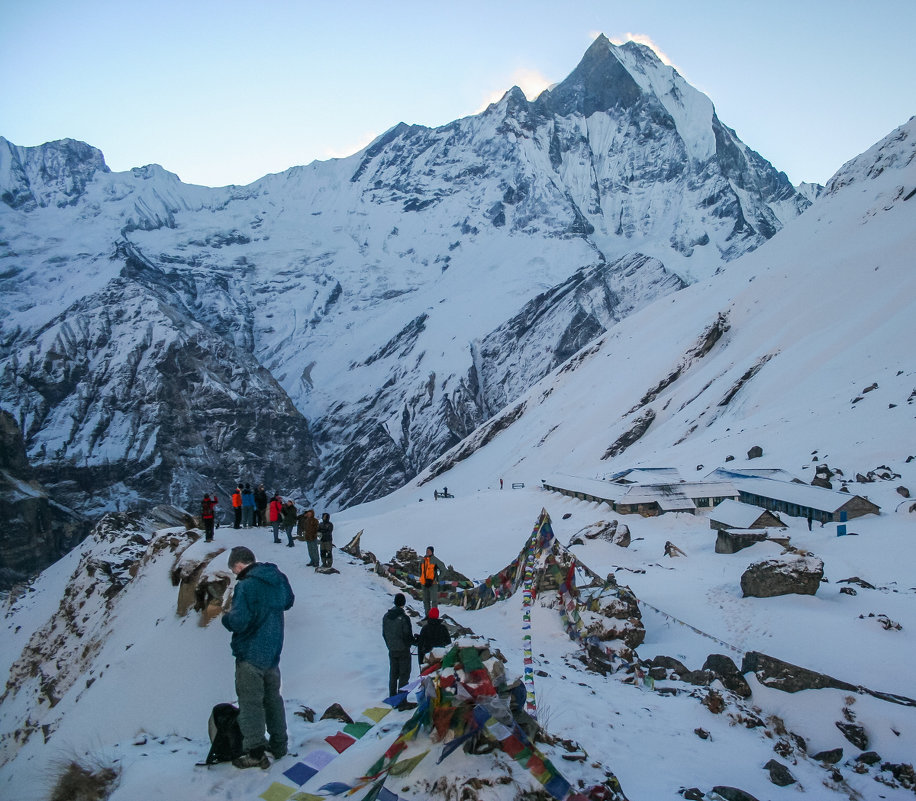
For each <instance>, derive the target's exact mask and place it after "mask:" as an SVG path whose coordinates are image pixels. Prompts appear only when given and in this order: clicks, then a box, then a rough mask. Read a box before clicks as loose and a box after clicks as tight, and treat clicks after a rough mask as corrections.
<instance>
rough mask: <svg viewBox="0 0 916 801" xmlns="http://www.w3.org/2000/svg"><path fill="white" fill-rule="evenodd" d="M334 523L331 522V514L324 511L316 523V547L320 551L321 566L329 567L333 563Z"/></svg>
mask: <svg viewBox="0 0 916 801" xmlns="http://www.w3.org/2000/svg"><path fill="white" fill-rule="evenodd" d="M333 532H334V524H333V523H332V522H331V516H330V515H329V514H328V513H327V512H324V513H323V514H322V515H321V522H320V523H319V524H318V540H319V542H318V547H319V550H320V551H321V566H322V567H331V566H332V565H333V564H334V540H333Z"/></svg>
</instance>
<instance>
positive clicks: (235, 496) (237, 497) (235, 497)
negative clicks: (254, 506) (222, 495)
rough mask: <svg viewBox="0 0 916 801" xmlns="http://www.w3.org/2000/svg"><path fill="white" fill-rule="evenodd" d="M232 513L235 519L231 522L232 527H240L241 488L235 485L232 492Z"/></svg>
mask: <svg viewBox="0 0 916 801" xmlns="http://www.w3.org/2000/svg"><path fill="white" fill-rule="evenodd" d="M232 513H233V514H234V515H235V520H234V522H233V523H232V528H241V527H242V488H241V487H236V488H235V492H233V493H232Z"/></svg>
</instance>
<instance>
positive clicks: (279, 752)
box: [270, 745, 289, 759]
mask: <svg viewBox="0 0 916 801" xmlns="http://www.w3.org/2000/svg"><path fill="white" fill-rule="evenodd" d="M270 753H271V755H272V756H273V758H274V759H283V757H285V756H286V755H287V754H288V753H289V751H288V750H287V749H286V746H285V745H281V746H279V747H278V748H276V749H273V748H271V749H270Z"/></svg>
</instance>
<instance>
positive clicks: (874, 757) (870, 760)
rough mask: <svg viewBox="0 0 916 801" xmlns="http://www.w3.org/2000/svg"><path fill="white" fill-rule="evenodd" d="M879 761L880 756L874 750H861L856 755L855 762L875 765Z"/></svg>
mask: <svg viewBox="0 0 916 801" xmlns="http://www.w3.org/2000/svg"><path fill="white" fill-rule="evenodd" d="M880 761H881V756H880V755H879V754H878V753H877V752H876V751H863V752H862V753H861V754H859V755H858V756H857V757H856V762H863V763H864V764H866V765H877V764H878V763H879V762H880Z"/></svg>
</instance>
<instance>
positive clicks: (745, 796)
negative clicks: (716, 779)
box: [712, 785, 759, 801]
mask: <svg viewBox="0 0 916 801" xmlns="http://www.w3.org/2000/svg"><path fill="white" fill-rule="evenodd" d="M712 791H713V792H714V793H718V794H719V795H720V796H722V798H723V799H724V801H759V799H758V798H756V797H755V796H753V795H751V794H750V793H748V792H745V791H744V790H739V789H738V788H737V787H728V786H725V785H718V786H716V787H713V788H712Z"/></svg>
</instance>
